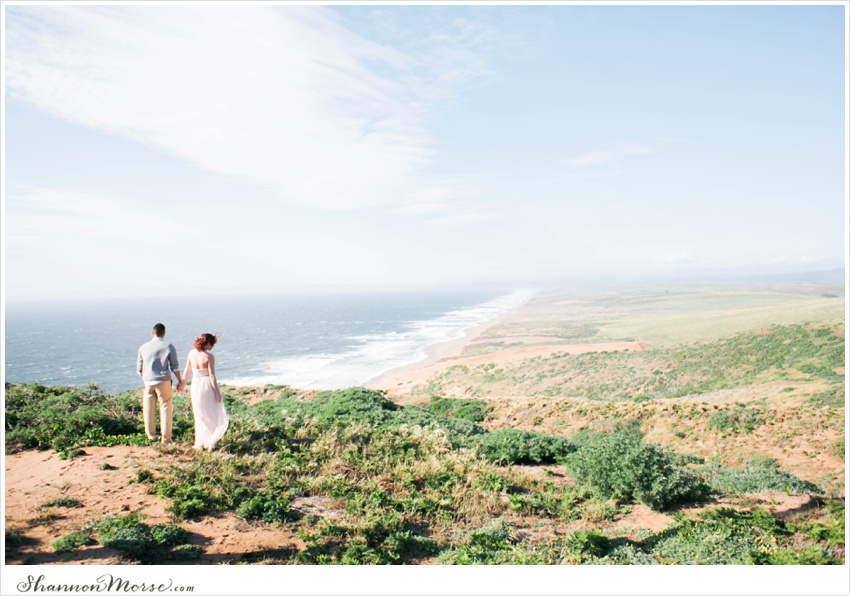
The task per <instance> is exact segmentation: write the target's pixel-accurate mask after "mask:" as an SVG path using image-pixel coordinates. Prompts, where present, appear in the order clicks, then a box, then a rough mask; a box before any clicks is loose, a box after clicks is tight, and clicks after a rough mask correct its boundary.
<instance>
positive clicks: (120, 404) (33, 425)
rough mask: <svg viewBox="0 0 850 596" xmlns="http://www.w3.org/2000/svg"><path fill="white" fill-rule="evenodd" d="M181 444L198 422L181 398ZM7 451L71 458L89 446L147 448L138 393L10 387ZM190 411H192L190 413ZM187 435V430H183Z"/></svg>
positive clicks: (93, 388) (178, 416)
mask: <svg viewBox="0 0 850 596" xmlns="http://www.w3.org/2000/svg"><path fill="white" fill-rule="evenodd" d="M174 399H175V402H176V404H177V405H178V407H175V416H174V423H173V424H174V429H175V438H177V439H180V438H181V437H180V436H179V434H180V432H184V433H185V431H187V430H188V432H189V433H190V434H191V432H192V422H191V420H189V419H188V417H187V415H186V414H185V413H183V410H184V409H181V408H180V407H179V405H181V404H183V405H185V404H186V401H187V398H186V397H183V396H175V398H174ZM5 406H6V449H7V452H8V453H14V452H15V451H19V450H21V449H54V450H56V451H59V452H60V453H65V454H66V455H65V457H68V453H69V450H72V449H76V448H80V447H86V446H105V447H110V446H113V445H145V444H147V439H146V438H145V435H144V426H143V423H142V415H141V399H140V395H139V392H138V391H127V392H124V393H119V394H117V395H109V394H105V393H103V392H102V391H101V390H100V389H98V388H97V387H96V386H95V385H88V386H87V387H84V388H72V387H45V386H44V385H40V384H38V383H33V384H29V385H14V384H7V385H6V403H5ZM185 409H186V410H188V408H185ZM181 429H182V430H181Z"/></svg>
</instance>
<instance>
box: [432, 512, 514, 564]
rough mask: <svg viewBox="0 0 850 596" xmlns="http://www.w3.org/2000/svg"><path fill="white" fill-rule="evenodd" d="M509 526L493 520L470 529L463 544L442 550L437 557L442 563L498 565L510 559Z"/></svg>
mask: <svg viewBox="0 0 850 596" xmlns="http://www.w3.org/2000/svg"><path fill="white" fill-rule="evenodd" d="M510 535H511V527H510V526H509V525H508V524H506V523H505V522H504V521H502V520H493V521H491V522H489V523H488V524H487V525H485V526H484V527H483V528H480V529H477V530H472V531H471V532H470V533H469V537H468V540H467V542H466V543H465V544H462V545H460V546H457V547H454V548H451V549H448V550H446V551H444V552H443V553H442V554H441V555H440V556H439V558H438V562H439V563H440V564H442V565H500V564H504V563H507V562H509V561H510V559H511V550H512V549H513V547H512V544H511V541H510Z"/></svg>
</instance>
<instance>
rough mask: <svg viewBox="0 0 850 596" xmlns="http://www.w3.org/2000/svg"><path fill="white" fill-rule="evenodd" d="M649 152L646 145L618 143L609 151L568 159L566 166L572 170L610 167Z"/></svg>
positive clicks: (592, 152) (565, 162)
mask: <svg viewBox="0 0 850 596" xmlns="http://www.w3.org/2000/svg"><path fill="white" fill-rule="evenodd" d="M649 152H650V150H649V147H646V146H644V145H636V144H631V143H618V144H616V145H613V146H612V147H610V148H608V149H604V150H601V151H589V152H587V153H582V154H580V155H575V156H573V157H570V158H567V159H565V160H564V164H565V165H568V166H570V167H571V168H592V167H595V166H603V165H608V164H611V163H613V162H617V161H620V160H621V159H623V158H625V157H628V156H631V155H646V154H648V153H649Z"/></svg>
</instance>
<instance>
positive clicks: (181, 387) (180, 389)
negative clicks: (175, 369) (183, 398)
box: [177, 381, 186, 393]
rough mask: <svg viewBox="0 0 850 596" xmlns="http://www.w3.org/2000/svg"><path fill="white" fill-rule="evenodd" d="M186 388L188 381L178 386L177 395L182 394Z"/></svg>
mask: <svg viewBox="0 0 850 596" xmlns="http://www.w3.org/2000/svg"><path fill="white" fill-rule="evenodd" d="M185 388H186V381H183V382H182V383H178V384H177V393H180V392H181V391H183V390H184V389H185Z"/></svg>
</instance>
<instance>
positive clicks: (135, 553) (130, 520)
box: [91, 513, 201, 563]
mask: <svg viewBox="0 0 850 596" xmlns="http://www.w3.org/2000/svg"><path fill="white" fill-rule="evenodd" d="M141 520H142V516H141V515H140V514H138V513H135V514H129V515H126V516H117V515H116V516H112V517H108V518H105V519H103V520H100V521H98V522H95V523H94V524H92V526H91V530H93V531H96V532H97V534H98V542H99V543H100V544H102V545H103V546H105V547H107V548H113V549H115V550H117V551H120V552H121V554H122V555H124V556H125V557H127V558H128V559H132V560H134V561H139V562H141V563H156V562H159V561H161V560H163V559H195V558H197V557H198V556H200V554H201V549H200V547H197V546H194V545H190V544H188V542H189V533H188V532H187V531H186V530H184V529H183V528H181V527H180V526H177V525H174V524H157V525H153V526H149V525H147V524H145V523H143V522H142V521H141Z"/></svg>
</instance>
